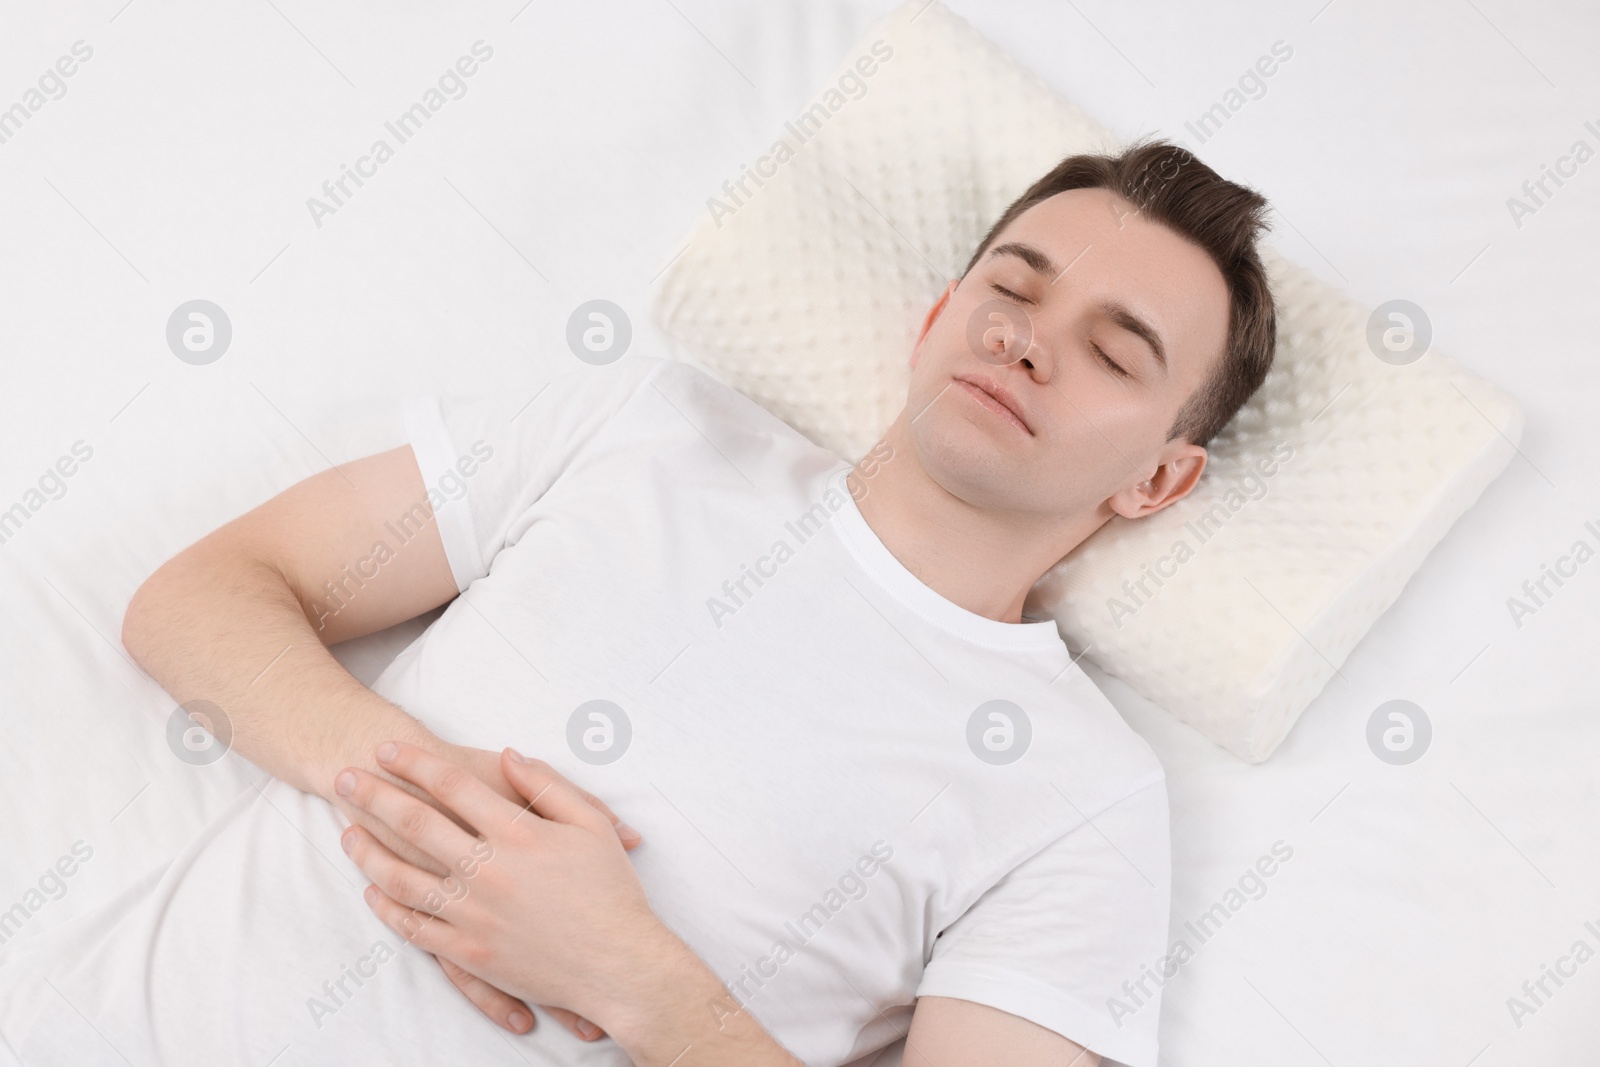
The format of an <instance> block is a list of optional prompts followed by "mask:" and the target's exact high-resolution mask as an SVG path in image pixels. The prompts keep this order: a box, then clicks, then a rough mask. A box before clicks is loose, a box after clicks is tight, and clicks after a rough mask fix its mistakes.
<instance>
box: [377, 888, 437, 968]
mask: <svg viewBox="0 0 1600 1067" xmlns="http://www.w3.org/2000/svg"><path fill="white" fill-rule="evenodd" d="M361 899H363V900H365V901H366V902H367V907H369V908H371V909H372V913H373V914H374V915H376V916H377V917H378V918H379V919H380V920H381V921H382V922H383V924H384V925H385V926H387V927H388V928H389V929H391V930H393V931H394V932H395V933H397V934H399V935H400V936H401V937H403V938H405V939H406V940H407V941H409V942H410V943H411V944H413V945H416V946H417V947H418V948H420V949H421V950H422V951H424V952H431V953H433V954H434V955H435V956H445V955H447V954H448V953H450V952H451V951H453V950H455V949H458V948H459V947H460V937H459V936H458V935H457V933H456V930H455V928H454V927H453V926H451V925H450V924H449V923H447V922H445V921H444V920H443V919H441V918H439V917H438V916H436V915H428V914H425V913H423V912H420V911H414V910H413V909H411V908H408V907H406V906H405V905H404V904H401V903H399V902H398V901H396V900H394V899H392V898H391V897H389V896H387V895H385V893H384V892H383V890H381V889H379V888H378V887H377V886H375V885H369V886H367V889H366V892H364V893H362V894H361Z"/></svg>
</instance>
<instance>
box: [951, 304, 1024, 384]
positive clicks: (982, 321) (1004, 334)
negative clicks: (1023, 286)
mask: <svg viewBox="0 0 1600 1067" xmlns="http://www.w3.org/2000/svg"><path fill="white" fill-rule="evenodd" d="M967 342H968V347H969V348H971V349H972V353H973V355H975V356H977V357H978V358H979V359H981V360H983V361H984V362H985V363H987V364H989V365H990V366H993V367H1009V366H1011V364H1013V363H1016V362H1019V361H1021V360H1023V359H1024V358H1026V357H1027V356H1028V353H1029V349H1030V348H1031V347H1032V345H1033V319H1032V318H1031V317H1030V316H1029V315H1028V311H1027V309H1026V308H1022V307H1018V306H1017V305H1016V304H1011V303H1007V302H1006V301H1004V300H986V301H984V302H983V303H982V304H980V305H979V306H978V309H977V311H975V312H974V313H973V316H972V321H971V322H970V324H969V325H968V328H967Z"/></svg>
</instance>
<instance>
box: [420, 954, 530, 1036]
mask: <svg viewBox="0 0 1600 1067" xmlns="http://www.w3.org/2000/svg"><path fill="white" fill-rule="evenodd" d="M434 958H435V959H438V960H439V966H440V967H441V968H442V969H443V970H444V976H445V977H446V978H448V979H450V984H451V985H453V986H455V987H456V988H457V989H459V990H461V993H462V995H463V996H465V997H466V998H467V999H468V1000H470V1001H472V1003H473V1006H474V1007H476V1008H477V1009H478V1010H479V1011H481V1012H483V1014H485V1015H487V1016H488V1017H489V1018H490V1020H492V1021H493V1022H495V1023H497V1024H498V1025H500V1026H503V1027H505V1028H506V1029H507V1030H510V1031H511V1032H512V1033H513V1034H525V1033H527V1032H528V1031H529V1030H532V1029H533V1012H531V1011H529V1010H528V1006H527V1005H526V1004H524V1003H523V1002H522V1001H520V1000H518V999H517V998H516V997H514V996H512V995H511V994H509V993H505V992H502V991H501V990H499V989H497V988H495V987H494V986H492V985H490V984H489V983H488V982H485V981H484V980H483V979H482V978H479V977H478V976H477V975H475V974H473V973H472V972H471V971H467V970H463V969H462V968H461V967H459V966H457V965H456V964H454V963H451V962H450V961H449V960H447V959H441V958H439V957H437V956H436V957H434Z"/></svg>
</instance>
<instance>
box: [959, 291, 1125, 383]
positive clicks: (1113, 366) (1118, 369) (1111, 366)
mask: <svg viewBox="0 0 1600 1067" xmlns="http://www.w3.org/2000/svg"><path fill="white" fill-rule="evenodd" d="M989 288H991V289H993V290H994V291H995V292H997V293H999V294H1000V295H1001V296H1003V297H1006V298H1007V299H1010V300H1015V301H1017V302H1018V303H1020V304H1031V303H1033V301H1032V300H1029V299H1028V298H1027V297H1025V296H1019V295H1017V294H1016V293H1013V292H1012V291H1011V290H1010V289H1007V288H1006V287H1005V286H1003V285H1001V284H1000V283H999V282H990V283H989ZM1089 347H1090V348H1091V349H1093V350H1094V354H1095V358H1096V359H1098V360H1099V361H1100V362H1101V363H1104V364H1105V365H1106V368H1107V369H1108V370H1110V371H1111V372H1112V373H1113V374H1115V375H1117V376H1118V377H1121V378H1132V377H1133V375H1131V374H1129V373H1128V372H1127V371H1125V370H1123V369H1122V366H1121V365H1120V364H1118V363H1116V362H1115V361H1114V360H1112V359H1111V357H1110V356H1108V355H1106V354H1105V351H1104V350H1103V349H1101V347H1100V346H1099V345H1097V344H1095V343H1094V342H1093V341H1090V342H1089Z"/></svg>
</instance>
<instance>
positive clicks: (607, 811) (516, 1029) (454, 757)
mask: <svg viewBox="0 0 1600 1067" xmlns="http://www.w3.org/2000/svg"><path fill="white" fill-rule="evenodd" d="M439 745H440V746H441V747H442V749H443V758H445V759H447V760H449V761H450V762H452V763H455V764H456V765H457V766H460V767H462V768H464V769H465V770H467V771H468V772H469V773H470V774H472V775H473V776H474V777H475V778H477V779H478V780H479V781H481V782H483V783H484V784H485V785H487V786H489V788H491V789H493V790H494V791H495V792H496V793H498V794H499V795H501V796H504V797H506V798H508V799H510V800H512V801H514V802H516V803H517V804H518V806H519V807H520V806H521V805H523V804H524V803H526V802H525V801H524V799H523V797H522V794H520V793H518V792H517V790H516V789H515V787H513V786H512V785H511V783H510V782H509V781H508V780H507V779H506V776H505V774H504V772H502V770H501V768H500V754H499V753H497V752H490V751H489V750H488V749H481V748H467V747H465V746H462V745H451V744H447V743H444V742H439ZM550 773H552V774H554V773H555V772H554V771H551V772H550ZM562 780H563V781H566V780H565V779H562ZM392 781H394V782H395V783H396V784H397V785H398V786H399V787H400V788H402V789H405V790H407V791H408V792H409V793H411V794H412V795H413V796H416V797H418V798H419V799H421V800H422V801H424V802H426V803H428V804H430V805H433V806H434V807H436V808H438V809H439V810H440V811H441V812H443V813H444V814H446V815H449V816H450V817H451V818H452V819H455V818H456V817H455V816H454V814H453V813H451V812H450V811H448V810H447V809H445V808H444V807H442V806H441V805H440V804H439V802H438V801H437V800H435V799H434V798H433V797H431V796H429V795H428V794H427V793H426V792H424V791H423V790H421V789H419V788H417V787H416V786H414V785H412V784H411V783H410V782H407V781H405V780H404V779H400V778H395V779H392ZM567 784H568V785H569V786H570V787H571V788H572V789H573V790H575V791H576V792H577V794H578V795H579V796H581V797H582V798H583V799H584V800H585V801H586V802H588V803H589V804H591V805H593V806H594V807H595V808H596V809H598V810H599V811H600V812H601V813H603V814H604V815H605V816H606V818H607V819H609V820H610V821H611V824H612V826H613V828H614V829H615V830H616V833H617V837H618V839H619V840H620V841H621V842H622V847H623V848H624V849H634V848H637V847H638V846H639V844H640V842H641V840H642V838H641V837H640V835H639V832H638V831H637V830H635V829H633V828H632V827H630V826H628V825H627V824H626V823H624V822H622V821H621V820H620V819H619V818H618V817H617V815H616V813H615V812H613V811H612V810H611V808H610V806H609V805H607V804H606V803H605V802H604V801H603V800H601V799H599V798H598V797H596V796H595V795H594V794H592V793H589V792H587V791H585V790H583V789H580V788H578V787H577V786H575V785H572V783H570V782H568V783H567ZM330 799H332V800H333V802H334V803H335V805H336V806H337V807H338V808H339V810H340V812H341V813H343V814H344V816H345V818H346V819H348V820H349V821H350V822H352V823H355V824H358V825H360V826H361V827H363V828H364V829H365V830H367V831H368V832H369V833H371V834H373V835H374V836H375V837H377V838H378V840H379V841H380V842H381V843H382V845H383V846H384V847H386V848H388V849H389V850H390V851H392V852H394V853H395V854H396V855H397V856H400V857H402V858H404V859H405V860H406V861H407V862H409V863H412V864H413V865H416V866H418V867H420V868H422V869H424V870H427V871H429V872H430V873H433V874H436V875H439V876H441V877H443V876H445V875H447V874H448V873H449V871H448V870H447V869H446V868H444V867H443V866H441V865H440V864H439V863H438V862H437V861H435V860H433V859H432V858H431V857H429V856H428V855H427V854H426V853H423V852H422V851H420V850H419V849H417V848H416V847H415V846H413V845H412V844H410V843H409V842H407V841H406V840H405V839H404V838H402V837H400V836H399V835H398V834H396V833H395V832H394V831H393V830H391V829H390V828H389V827H388V826H386V825H385V824H384V823H383V822H382V821H380V820H378V819H375V818H373V817H372V816H371V815H369V814H368V813H367V812H365V811H363V810H362V809H361V808H359V807H356V806H355V805H352V804H351V803H350V801H349V800H348V799H347V798H345V797H344V796H341V795H340V794H338V793H337V792H336V791H335V792H333V793H332V794H331V797H330ZM456 821H457V822H458V823H460V820H459V819H457V820H456ZM461 825H465V824H464V823H462V824H461ZM436 958H437V957H436ZM438 963H439V966H440V968H441V969H443V971H444V973H445V977H446V978H448V979H449V980H450V984H451V985H454V986H455V987H456V988H457V989H458V990H460V991H461V993H462V995H463V996H465V997H466V998H467V999H468V1000H469V1001H471V1002H472V1003H473V1005H474V1006H475V1007H477V1009H478V1010H479V1011H481V1012H483V1014H484V1015H486V1016H488V1017H489V1018H490V1019H491V1020H493V1021H494V1022H495V1023H497V1024H498V1025H500V1026H502V1027H504V1028H505V1029H507V1030H510V1031H511V1032H512V1033H515V1034H521V1033H526V1032H527V1031H528V1030H529V1029H531V1028H532V1026H533V1013H532V1012H530V1011H529V1010H528V1006H527V1005H526V1004H525V1003H523V1002H522V1001H521V1000H518V999H517V998H516V997H513V996H510V995H508V994H506V993H505V992H503V991H502V990H500V989H497V988H495V987H494V986H493V985H490V984H489V983H488V982H485V981H484V980H483V979H482V978H480V977H478V976H477V975H474V974H472V973H471V972H469V971H467V970H465V969H463V968H462V967H459V966H457V965H456V964H454V963H452V962H450V961H449V960H445V959H439V960H438ZM540 1007H542V1008H544V1010H545V1011H546V1012H548V1013H549V1014H550V1015H551V1017H552V1018H554V1019H555V1020H556V1021H557V1022H559V1023H560V1024H561V1025H562V1026H563V1027H565V1028H566V1029H567V1030H568V1031H570V1032H571V1033H573V1034H574V1035H576V1036H577V1037H579V1038H582V1039H583V1040H585V1041H592V1040H596V1039H598V1038H600V1037H602V1036H604V1031H602V1030H601V1029H600V1028H599V1027H597V1026H595V1025H594V1024H593V1023H591V1022H589V1021H588V1020H587V1019H584V1018H582V1017H581V1016H579V1015H577V1014H575V1013H573V1012H570V1011H567V1010H566V1009H565V1008H559V1007H555V1006H552V1005H540Z"/></svg>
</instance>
